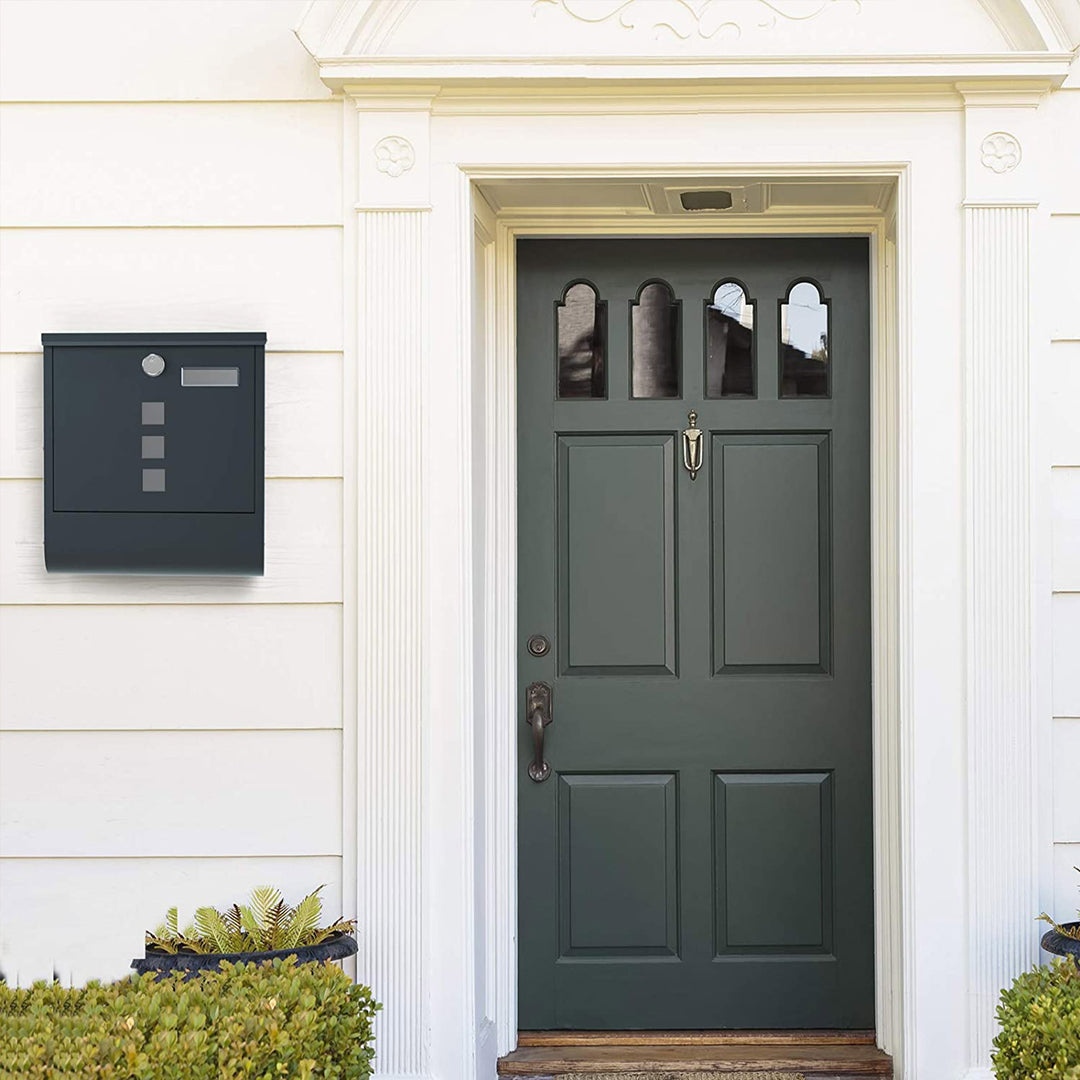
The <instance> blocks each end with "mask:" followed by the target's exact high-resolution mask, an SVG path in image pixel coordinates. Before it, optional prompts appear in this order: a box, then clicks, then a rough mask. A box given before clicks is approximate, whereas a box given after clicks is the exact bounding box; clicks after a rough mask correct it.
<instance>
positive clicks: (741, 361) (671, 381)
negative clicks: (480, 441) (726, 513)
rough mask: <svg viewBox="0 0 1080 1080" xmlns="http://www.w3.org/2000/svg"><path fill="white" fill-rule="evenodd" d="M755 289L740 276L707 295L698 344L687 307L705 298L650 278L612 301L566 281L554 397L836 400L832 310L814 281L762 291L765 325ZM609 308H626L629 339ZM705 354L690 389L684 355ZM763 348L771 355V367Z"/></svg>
mask: <svg viewBox="0 0 1080 1080" xmlns="http://www.w3.org/2000/svg"><path fill="white" fill-rule="evenodd" d="M752 288H753V286H752V283H750V282H746V281H743V280H741V279H739V278H735V277H721V278H719V279H718V280H717V282H716V284H715V285H714V286H713V287H712V289H711V290H710V293H709V295H708V296H706V297H704V298H703V299H701V303H702V311H703V318H702V323H701V338H700V340H699V339H698V338H697V330H696V327H694V326H688V325H687V324H686V322H685V320H684V319H683V302H684V300H689V301H690V302H691V303H692V304H693V305H695V306H696V304H697V302H698V299H699V298H700V293H698V296H697V297H690V296H680V295H679V294H678V292H677V290H676V289H675V288H674V287H673V286H672V285H671V283H669V282H668V281H666V280H664V279H662V278H649V279H647V280H645V281H643V282H642V283H641V284H640V285H639V286H638V287H637V290H636V292H635V294H634V295H633V296H632V297H630V298H626V294H625V293H623V296H622V297H608V296H603V295H601V291H600V289H599V288H598V287H597V285H596V284H594V283H593V282H592V281H589V280H587V279H585V278H583V277H582V278H576V279H573V280H571V281H569V282H568V283H567V284H566V286H565V287H564V288H563V291H562V294H561V296H559V297H557V298H556V300H555V321H556V335H555V337H556V342H557V357H556V396H557V397H558V398H559V400H592V401H603V400H607V399H608V398H609V397H612V396H614V397H616V398H622V397H623V396H624V394H625V395H626V396H627V397H629V399H630V400H634V401H649V400H665V399H666V400H678V399H680V398H683V397H693V398H698V397H700V398H702V399H707V400H724V399H754V398H758V397H763V398H765V399H769V400H778V399H779V400H784V399H790V398H801V399H807V398H829V397H831V396H832V372H831V360H832V357H831V351H832V349H831V345H832V343H831V340H830V339H831V321H832V312H831V307H830V300H829V298H828V297H827V296H826V295H825V292H824V289H823V288H822V287H821V285H819V284H818V282H817V281H816V280H815V279H814V278H812V277H810V276H809V275H803V276H799V277H795V278H793V279H791V280H790V284H788V285H787V286H786V287H784V286H783V285H782V284H781V283H778V282H776V281H775V279H774V280H773V282H771V283H769V284H768V286H767V287H766V289H765V291H764V296H765V297H766V304H767V305H768V306H767V308H766V309H765V314H764V321H762V318H761V317H760V316H761V310H760V309H759V305H758V300H759V299H760V298H761V294H758V295H755V294H754V293H752ZM695 291H696V290H695ZM770 298H771V299H770ZM611 302H614V303H615V304H616V306H617V307H621V305H622V304H623V303H625V304H626V305H627V319H626V323H625V324H624V325H625V328H626V329H625V337H624V336H623V329H622V327H621V326H619V325H618V324H616V326H615V328H614V331H613V334H610V335H609V330H610V328H609V326H608V307H609V303H611ZM763 343H764V345H763ZM699 348H700V357H701V359H700V363H701V368H700V369H698V370H699V371H700V372H701V383H700V385H698V384H697V382H696V380H697V375H696V374H693V375H692V377H691V378H690V384H689V387H688V385H687V381H686V373H685V371H684V359H685V357H686V355H688V354H696V353H697V351H698V349H699ZM762 348H765V349H766V350H767V355H766V356H765V359H764V367H763V366H762V364H761V363H759V353H760V352H761V350H762ZM609 349H614V350H615V355H614V356H610V355H609ZM691 362H692V363H694V364H695V365H696V363H697V362H696V361H691ZM613 363H614V365H615V367H614V371H615V376H614V377H615V379H616V381H617V382H618V383H619V384H620V386H619V387H616V389H615V390H614V391H612V389H611V387H610V386H609V381H610V380H609V374H608V372H609V370H610V369H611V367H612V364H613ZM774 373H775V381H774ZM623 379H626V389H625V390H622V389H621V386H622V385H623Z"/></svg>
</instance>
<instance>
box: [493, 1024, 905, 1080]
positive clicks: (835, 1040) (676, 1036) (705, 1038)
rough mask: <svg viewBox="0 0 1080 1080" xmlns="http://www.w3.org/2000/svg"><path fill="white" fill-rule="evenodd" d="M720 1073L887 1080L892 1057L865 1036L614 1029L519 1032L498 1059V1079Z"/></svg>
mask: <svg viewBox="0 0 1080 1080" xmlns="http://www.w3.org/2000/svg"><path fill="white" fill-rule="evenodd" d="M556 1038H557V1039H558V1041H555V1040H556ZM571 1039H573V1040H577V1041H574V1042H571V1041H570V1040H571ZM586 1039H591V1040H592V1041H590V1042H585V1041H583V1040H586ZM725 1074H728V1075H732V1076H733V1077H734V1076H735V1075H737V1076H738V1077H739V1080H750V1078H752V1077H754V1076H755V1075H758V1074H765V1075H767V1076H768V1077H769V1078H770V1080H772V1078H774V1077H782V1078H787V1077H791V1078H792V1080H795V1078H796V1077H801V1078H803V1080H880V1078H886V1080H887V1078H890V1077H891V1076H892V1058H890V1057H889V1055H888V1054H885V1053H882V1051H880V1050H879V1049H878V1048H877V1047H876V1046H875V1045H874V1038H873V1033H871V1032H865V1031H858V1032H847V1031H845V1032H835V1031H771V1032H770V1031H707V1032H686V1031H680V1032H655V1031H650V1032H623V1031H620V1032H522V1033H521V1041H520V1043H519V1045H518V1049H517V1050H515V1051H514V1052H513V1053H511V1054H507V1055H506V1057H504V1058H500V1060H499V1075H500V1076H507V1077H556V1078H557V1077H564V1078H567V1080H571V1078H573V1080H631V1078H633V1080H650V1078H651V1077H652V1076H656V1080H680V1077H683V1078H685V1080H707V1078H711V1077H716V1080H722V1078H723V1077H724V1075H725Z"/></svg>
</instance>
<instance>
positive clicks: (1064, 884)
mask: <svg viewBox="0 0 1080 1080" xmlns="http://www.w3.org/2000/svg"><path fill="white" fill-rule="evenodd" d="M1078 866H1080V838H1078V841H1077V843H1074V844H1055V845H1054V910H1053V916H1054V918H1055V919H1057V920H1058V922H1068V921H1071V920H1072V919H1077V918H1080V914H1078V912H1080V872H1077V869H1076V868H1077V867H1078Z"/></svg>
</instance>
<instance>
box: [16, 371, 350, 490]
mask: <svg viewBox="0 0 1080 1080" xmlns="http://www.w3.org/2000/svg"><path fill="white" fill-rule="evenodd" d="M341 381H342V368H341V353H338V352H329V353H268V354H267V357H266V439H265V445H266V475H267V476H271V477H299V476H341V439H342V429H341V420H342V410H341V398H342V387H341ZM41 445H42V417H41V353H7V354H4V355H0V478H8V479H12V478H40V477H41V475H42V456H41Z"/></svg>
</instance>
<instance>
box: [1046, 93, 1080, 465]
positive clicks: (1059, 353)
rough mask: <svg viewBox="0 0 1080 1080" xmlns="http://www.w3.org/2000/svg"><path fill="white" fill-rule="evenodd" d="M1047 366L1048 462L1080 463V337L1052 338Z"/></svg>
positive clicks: (1061, 463) (1057, 463) (1079, 96)
mask: <svg viewBox="0 0 1080 1080" xmlns="http://www.w3.org/2000/svg"><path fill="white" fill-rule="evenodd" d="M1076 97H1078V98H1080V94H1077V95H1076ZM1077 156H1080V155H1077ZM1047 369H1048V372H1047V373H1048V382H1047V386H1046V393H1045V395H1044V400H1045V401H1046V409H1047V417H1046V430H1047V431H1048V432H1049V440H1050V462H1051V464H1053V465H1080V341H1058V342H1055V343H1054V344H1053V345H1052V346H1051V347H1050V359H1049V363H1048V365H1047Z"/></svg>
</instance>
